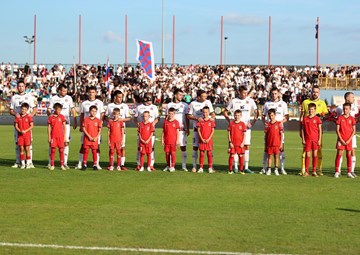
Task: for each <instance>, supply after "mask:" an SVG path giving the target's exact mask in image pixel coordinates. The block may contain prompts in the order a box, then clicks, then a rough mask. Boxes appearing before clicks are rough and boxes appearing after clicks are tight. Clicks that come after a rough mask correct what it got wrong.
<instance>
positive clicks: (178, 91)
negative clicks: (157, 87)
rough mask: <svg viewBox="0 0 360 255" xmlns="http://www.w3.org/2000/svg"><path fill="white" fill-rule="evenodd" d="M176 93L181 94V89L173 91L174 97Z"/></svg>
mask: <svg viewBox="0 0 360 255" xmlns="http://www.w3.org/2000/svg"><path fill="white" fill-rule="evenodd" d="M178 93H183V91H182V90H181V89H175V90H174V95H176V94H178Z"/></svg>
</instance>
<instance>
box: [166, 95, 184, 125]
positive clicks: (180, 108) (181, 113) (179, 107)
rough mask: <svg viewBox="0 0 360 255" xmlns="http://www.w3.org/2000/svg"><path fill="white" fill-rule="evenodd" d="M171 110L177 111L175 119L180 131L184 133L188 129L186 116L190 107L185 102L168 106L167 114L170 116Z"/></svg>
mask: <svg viewBox="0 0 360 255" xmlns="http://www.w3.org/2000/svg"><path fill="white" fill-rule="evenodd" d="M170 108H174V109H175V110H176V111H175V119H176V120H177V121H178V122H179V124H180V131H183V130H184V129H185V127H186V114H188V112H189V106H188V104H187V103H184V102H178V103H175V102H171V103H168V104H167V105H166V114H168V110H169V109H170Z"/></svg>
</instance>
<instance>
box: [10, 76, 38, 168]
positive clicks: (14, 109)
mask: <svg viewBox="0 0 360 255" xmlns="http://www.w3.org/2000/svg"><path fill="white" fill-rule="evenodd" d="M25 89H26V87H25V83H24V82H23V81H19V82H18V84H17V93H16V94H15V95H13V96H12V98H11V101H10V114H11V115H12V116H14V117H15V118H19V117H20V112H21V104H22V103H28V104H29V106H30V108H29V114H30V115H31V116H35V114H36V112H37V107H36V104H35V99H34V97H33V96H32V95H31V94H30V93H28V94H27V93H25ZM14 139H15V152H16V162H15V164H14V165H13V166H12V167H13V168H18V167H20V166H21V164H20V151H19V147H18V146H17V145H16V141H17V131H16V129H15V128H14ZM30 156H31V162H30V164H28V168H35V167H34V164H33V163H32V145H31V146H30Z"/></svg>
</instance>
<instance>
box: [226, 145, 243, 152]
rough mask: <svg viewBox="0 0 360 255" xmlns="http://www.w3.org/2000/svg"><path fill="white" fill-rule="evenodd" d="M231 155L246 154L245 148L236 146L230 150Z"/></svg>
mask: <svg viewBox="0 0 360 255" xmlns="http://www.w3.org/2000/svg"><path fill="white" fill-rule="evenodd" d="M229 153H230V154H244V153H245V148H244V147H240V146H234V148H229Z"/></svg>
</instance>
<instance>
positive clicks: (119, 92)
mask: <svg viewBox="0 0 360 255" xmlns="http://www.w3.org/2000/svg"><path fill="white" fill-rule="evenodd" d="M120 94H121V95H122V94H123V93H122V92H121V90H115V92H114V97H116V96H117V95H120Z"/></svg>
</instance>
